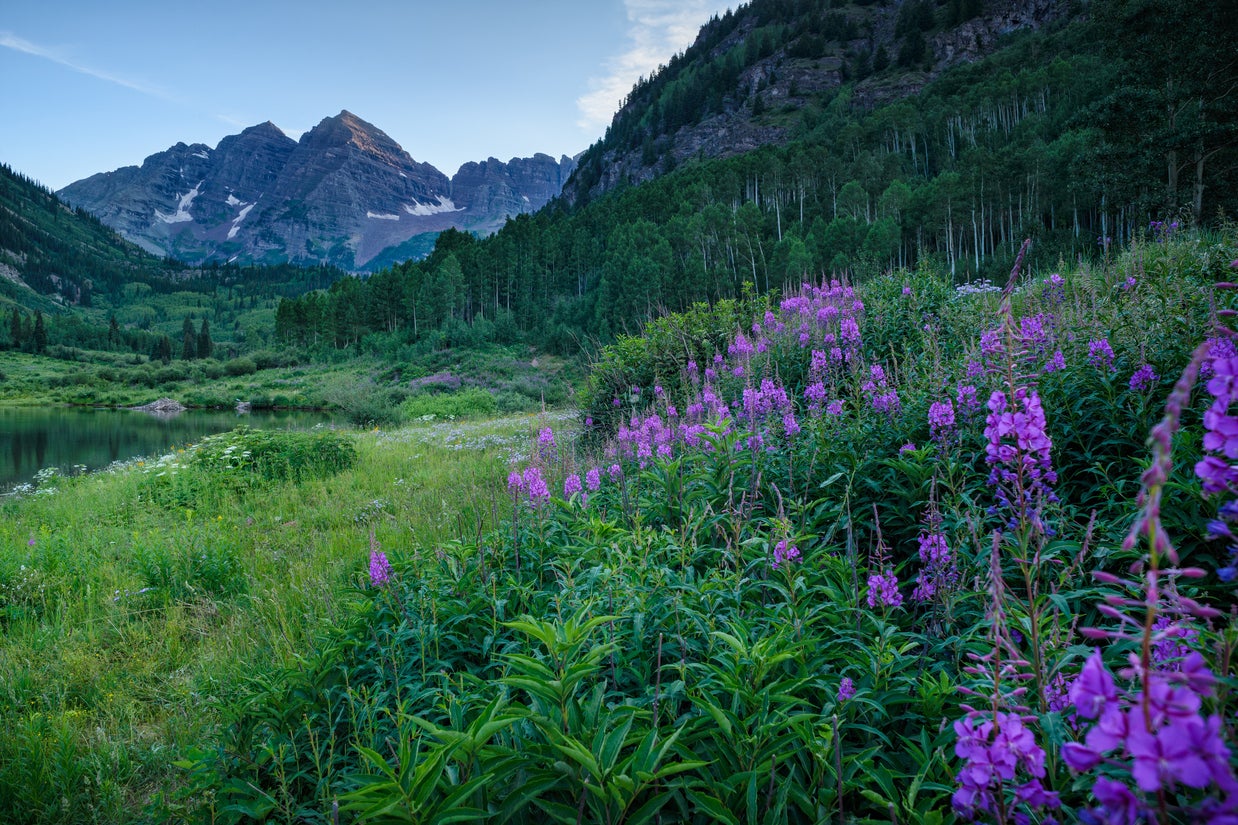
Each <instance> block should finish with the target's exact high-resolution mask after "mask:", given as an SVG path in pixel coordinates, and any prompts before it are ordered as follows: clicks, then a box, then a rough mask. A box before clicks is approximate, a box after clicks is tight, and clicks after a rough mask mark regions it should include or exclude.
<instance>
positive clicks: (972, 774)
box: [952, 712, 1061, 821]
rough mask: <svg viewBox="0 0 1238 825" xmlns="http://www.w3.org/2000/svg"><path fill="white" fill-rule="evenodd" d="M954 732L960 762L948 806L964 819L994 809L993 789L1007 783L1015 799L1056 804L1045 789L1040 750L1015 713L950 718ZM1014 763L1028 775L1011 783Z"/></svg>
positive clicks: (1039, 805)
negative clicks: (962, 761)
mask: <svg viewBox="0 0 1238 825" xmlns="http://www.w3.org/2000/svg"><path fill="white" fill-rule="evenodd" d="M954 731H955V734H956V735H957V736H958V740H957V741H956V742H955V746H954V752H955V755H956V756H958V757H960V758H962V759H964V760H965V763H964V765H963V767H962V768H961V769H960V770H959V773H958V776H957V777H956V779H957V781H958V783H959V788H958V790H957V791H955V792H954V797H953V799H952V802H953V805H954V809H955V811H957V812H958V813H959V814H960V815H962V816H963V817H965V818H968V819H974V818H975V817H976V816H978V815H979V814H981V813H989V814H993V813H996V812H997V795H998V794H1002V795H1003V796H1004V795H1005V793H1006V789H1008V788H1013V789H1014V791H1015V799H1016V800H1017V801H1019V802H1022V803H1023V804H1025V805H1028V806H1030V807H1033V808H1057V807H1059V806H1060V804H1061V803H1060V801H1059V799H1058V796H1057V794H1056V793H1055V792H1053V791H1048V790H1046V789H1045V787H1044V785H1043V783H1042V782H1041V780H1042V779H1043V778H1044V776H1045V752H1044V750H1043V749H1042V748H1040V746H1038V745H1037V744H1036V737H1035V736H1034V735H1033V734H1032V732H1031V730H1029V729H1028V728H1027V726H1026V725H1025V724H1024V722H1023V718H1022V717H1021V716H1019V715H1018V714H1015V713H1002V712H998V713H996V714H995V715H994V716H993V718H992V719H989V718H987V717H986V716H985V715H983V714H980V713H978V712H972V713H969V714H968V715H967V716H966V717H964V718H963V719H960V720H958V721H957V722H955V723H954ZM1020 769H1021V770H1022V772H1023V773H1024V774H1025V775H1030V776H1031V779H1029V780H1027V781H1025V782H1022V783H1020V784H1017V785H1016V784H1015V782H1016V776H1017V775H1018V773H1019V772H1020ZM1016 821H1017V819H1016Z"/></svg>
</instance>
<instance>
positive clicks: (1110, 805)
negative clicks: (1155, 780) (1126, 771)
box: [1092, 776, 1143, 825]
mask: <svg viewBox="0 0 1238 825" xmlns="http://www.w3.org/2000/svg"><path fill="white" fill-rule="evenodd" d="M1092 796H1094V797H1096V801H1097V802H1099V803H1100V806H1101V810H1102V811H1103V813H1104V819H1103V820H1101V821H1102V822H1105V823H1107V825H1136V823H1138V822H1139V821H1140V819H1141V813H1142V811H1143V806H1142V805H1140V804H1139V798H1138V797H1136V796H1135V794H1134V793H1132V792H1131V789H1130V788H1128V787H1126V785H1125V784H1123V783H1121V782H1119V781H1117V780H1116V779H1110V778H1108V777H1106V776H1100V777H1097V779H1096V783H1095V784H1094V785H1092Z"/></svg>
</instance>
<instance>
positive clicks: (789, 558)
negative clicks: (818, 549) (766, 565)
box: [773, 539, 800, 570]
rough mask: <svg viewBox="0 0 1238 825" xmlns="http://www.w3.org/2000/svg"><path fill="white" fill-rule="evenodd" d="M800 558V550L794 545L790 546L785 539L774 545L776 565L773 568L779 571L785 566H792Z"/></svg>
mask: <svg viewBox="0 0 1238 825" xmlns="http://www.w3.org/2000/svg"><path fill="white" fill-rule="evenodd" d="M799 557H800V549H799V548H798V547H796V546H795V545H794V544H792V545H790V546H788V543H787V540H786V539H783V540H782V541H780V542H778V544H776V545H774V563H773V567H774V569H775V570H777V569H778V568H779V567H781V566H782V565H784V564H790V563H791V562H793V561H795V560H796V559H798V558H799Z"/></svg>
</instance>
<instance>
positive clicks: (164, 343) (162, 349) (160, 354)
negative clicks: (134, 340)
mask: <svg viewBox="0 0 1238 825" xmlns="http://www.w3.org/2000/svg"><path fill="white" fill-rule="evenodd" d="M155 357H156V358H158V359H159V360H160V361H162V362H163V363H165V364H166V363H168V362H169V361H171V360H172V339H171V338H169V337H168V336H166V335H160V336H159V343H157V344H155Z"/></svg>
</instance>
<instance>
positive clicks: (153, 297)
mask: <svg viewBox="0 0 1238 825" xmlns="http://www.w3.org/2000/svg"><path fill="white" fill-rule="evenodd" d="M341 277H344V273H343V272H342V271H340V270H338V269H334V268H331V267H313V268H302V267H295V266H289V265H284V266H275V267H236V266H218V265H216V266H209V267H198V268H193V269H190V268H187V267H186V266H185V265H184V264H182V263H179V262H177V261H173V260H170V259H164V258H157V257H155V256H153V255H151V254H149V253H147V252H145V251H143V250H142V249H140V248H139V247H137V246H135V245H134V244H131V243H129V242H128V241H126V240H124V239H123V238H121V237H120V236H119V235H118V234H116V232H115V231H113V230H112V229H109V228H108V227H106V226H104V225H103V224H102V223H100V222H99V220H98V219H96V218H94V217H93V216H91V215H90V214H88V213H86V212H85V211H83V210H81V209H71V208H70V207H69V206H67V205H66V204H65V203H64V202H62V201H61V200H60V199H59V198H57V197H56V196H55V195H54V194H52V193H51V192H50V191H49V190H47V189H46V188H45V187H43V186H40V185H39V184H37V183H35V182H34V181H32V180H30V179H29V178H26V177H24V176H22V175H20V174H18V173H16V172H14V171H13V170H12V169H10V168H9V167H8V166H4V165H0V349H12V350H22V351H26V352H35V353H43V352H49V351H51V352H57V353H60V354H63V353H62V352H61V351H62V350H63V349H64V348H73V347H82V348H89V349H99V350H113V351H117V352H129V353H136V354H141V355H145V356H154V357H171V355H173V354H175V355H180V354H181V353H183V352H184V346H183V341H182V337H183V328H184V325H185V323H186V322H187V321H188V319H190V318H192V319H194V321H193V324H194V329H195V336H197V335H200V334H201V330H202V327H203V324H206V325H207V327H208V331H209V326H210V324H213V325H214V327H215V330H216V333H215V335H216V338H215V341H214V345H213V346H212V349H215V348H218V350H219V352H220V354H224V353H231V352H232V351H234V350H240V349H244V348H246V342H245V341H244V340H243V338H242V340H238V337H239V336H240V335H241V334H242V333H244V332H245V328H244V325H243V324H242V325H240V326H238V325H237V321H238V318H239V317H240V316H241V315H242V314H243V313H254V312H260V311H261V310H262V308H264V307H265V309H266V312H267V313H268V315H267V318H268V321H267V326H268V327H269V323H270V322H269V318H270V315H269V313H270V312H271V311H272V310H273V308H274V305H275V302H276V301H277V300H278V299H279V298H280V297H287V296H294V295H300V294H301V293H304V292H306V291H308V290H315V289H323V288H326V287H328V286H330V284H331V283H332V282H333V281H335V280H338V279H339V278H341ZM208 318H209V323H208ZM251 337H252V336H251ZM195 340H196V339H195ZM207 340H210V339H209V334H208V337H207ZM173 341H174V342H175V344H173V343H172V342H173ZM195 352H196V347H195Z"/></svg>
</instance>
